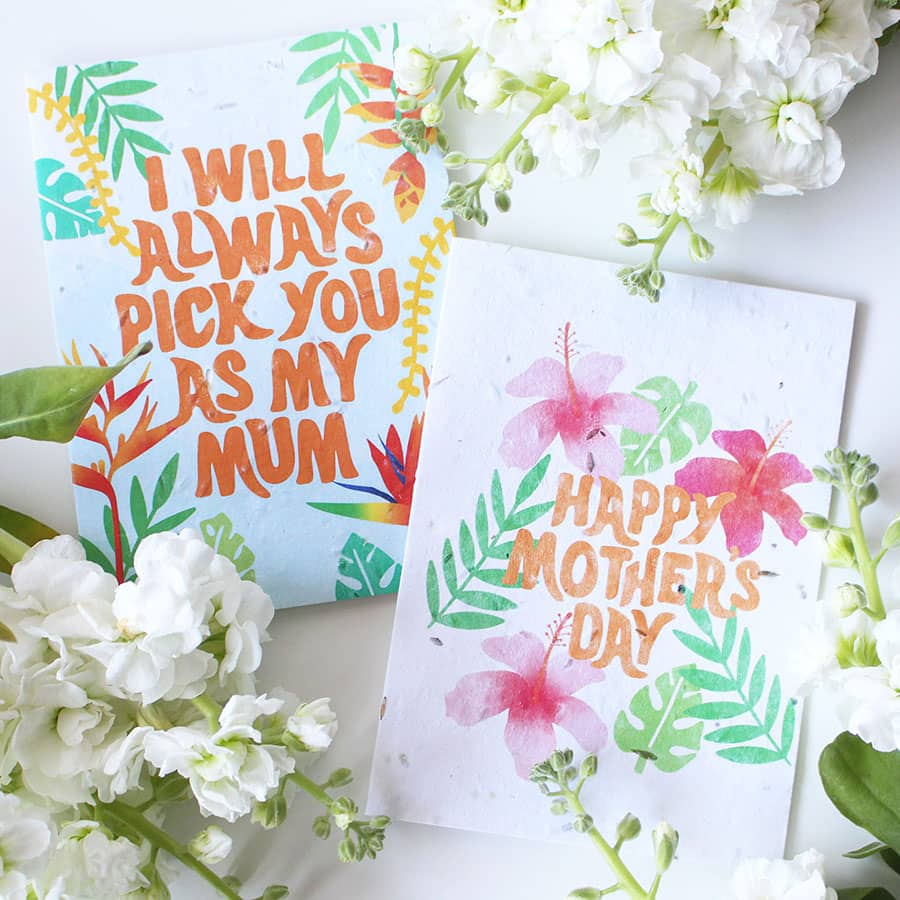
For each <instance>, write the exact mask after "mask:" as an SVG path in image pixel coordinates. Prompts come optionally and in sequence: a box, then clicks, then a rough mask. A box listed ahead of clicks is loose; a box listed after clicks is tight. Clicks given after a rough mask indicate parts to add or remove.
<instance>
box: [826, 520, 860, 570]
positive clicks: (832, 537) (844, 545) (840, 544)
mask: <svg viewBox="0 0 900 900" xmlns="http://www.w3.org/2000/svg"><path fill="white" fill-rule="evenodd" d="M824 544H825V565H828V566H834V567H835V568H838V569H854V568H856V553H855V552H854V550H853V541H851V540H850V537H849V535H846V534H842V533H841V532H840V531H836V530H835V529H834V528H831V529H829V530H828V531H826V532H825V537H824Z"/></svg>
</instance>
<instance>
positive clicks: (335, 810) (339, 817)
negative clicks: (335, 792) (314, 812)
mask: <svg viewBox="0 0 900 900" xmlns="http://www.w3.org/2000/svg"><path fill="white" fill-rule="evenodd" d="M358 812H359V807H358V806H357V805H356V803H355V802H354V801H353V800H352V799H351V798H350V797H338V798H337V800H335V801H334V803H332V804H331V815H332V817H333V818H334V824H335V825H336V826H337V827H338V828H340V830H341V831H346V830H347V829H348V828H349V827H350V826H351V825H352V824H353V823H354V822H355V821H356V814H357V813H358Z"/></svg>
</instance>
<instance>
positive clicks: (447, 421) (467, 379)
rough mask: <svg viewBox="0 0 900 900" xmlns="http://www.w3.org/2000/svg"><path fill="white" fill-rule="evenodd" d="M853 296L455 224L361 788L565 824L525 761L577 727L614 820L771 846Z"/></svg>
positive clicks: (530, 821)
mask: <svg viewBox="0 0 900 900" xmlns="http://www.w3.org/2000/svg"><path fill="white" fill-rule="evenodd" d="M852 321H853V305H852V303H850V302H847V301H844V300H836V299H831V298H827V297H818V296H810V295H805V294H799V293H795V292H790V291H779V290H772V289H768V288H761V287H750V286H747V285H738V284H729V283H724V282H718V281H710V280H704V279H698V278H691V277H683V276H671V277H670V279H669V283H668V288H667V293H666V296H665V299H664V301H663V302H662V303H660V304H659V305H653V304H649V303H646V302H639V301H637V300H635V298H633V297H629V296H628V295H627V294H626V292H625V289H624V288H623V286H622V285H621V283H620V282H619V281H618V280H617V278H616V276H615V268H614V267H612V266H610V265H607V264H605V263H601V262H595V261H590V260H586V259H575V258H570V257H565V256H557V255H552V254H548V253H539V252H534V251H528V250H519V249H514V248H510V247H504V246H499V245H491V244H486V243H475V242H471V241H468V240H457V241H456V243H455V245H454V248H453V251H452V258H451V265H450V274H449V276H448V283H447V289H446V295H445V298H444V311H443V314H442V322H441V335H440V339H439V343H438V351H437V357H436V360H435V368H434V380H433V382H432V388H431V396H430V401H429V402H430V405H429V411H428V420H427V422H426V425H425V430H424V435H423V443H422V461H421V465H420V470H419V486H418V488H417V493H416V497H415V501H414V503H413V510H412V517H411V521H410V540H409V543H408V546H407V551H406V557H405V564H404V570H403V577H402V580H401V584H400V592H399V593H400V596H399V603H398V607H397V614H396V621H395V626H394V635H393V643H392V648H391V656H390V663H389V668H388V674H387V682H386V687H385V691H384V694H385V696H384V701H383V704H382V710H381V715H382V720H381V723H380V728H379V733H378V744H377V749H376V753H375V758H374V770H373V781H372V788H371V793H370V800H369V805H370V807H371V809H373V810H379V811H385V812H387V813H389V814H391V815H393V816H396V817H398V818H401V819H407V820H411V821H416V822H427V823H433V824H441V825H449V826H456V827H460V828H468V829H477V830H482V831H491V832H501V833H504V834H509V835H522V836H527V837H542V838H547V837H562V836H563V831H562V820H560V819H559V818H554V817H553V816H550V815H548V814H547V812H546V805H547V804H546V798H545V797H543V796H542V795H541V794H540V793H539V792H538V790H537V789H536V787H535V785H533V784H531V783H529V781H528V776H529V773H530V771H531V769H532V767H533V766H534V765H535V764H537V763H539V762H541V761H543V760H544V759H546V758H547V757H548V756H549V755H550V753H551V752H552V751H553V750H554V749H563V748H567V747H571V748H573V749H575V750H576V751H577V752H578V753H581V754H585V753H588V752H594V753H597V754H599V774H598V776H597V777H596V778H595V779H593V780H592V781H591V782H590V783H589V785H588V787H586V788H585V798H586V799H585V805H586V806H588V807H589V808H590V809H592V810H598V811H602V817H603V821H602V822H599V821H598V824H601V825H602V829H601V830H606V831H607V832H608V831H609V830H610V829H614V827H615V824H616V822H617V821H618V820H619V818H621V816H622V815H623V814H624V813H625V812H626V811H630V812H632V813H634V814H635V815H637V816H638V817H639V818H641V820H643V821H645V822H651V823H652V822H654V821H659V820H661V819H667V820H669V821H671V822H673V823H675V825H676V827H677V828H678V829H679V831H680V832H681V843H680V845H679V855H680V857H681V858H683V859H693V860H694V861H700V862H703V863H704V865H707V864H711V857H712V856H713V855H715V857H716V859H717V860H718V861H719V863H720V864H722V865H724V866H725V867H728V866H730V865H731V864H732V862H733V860H734V859H736V857H737V855H738V854H739V853H740V854H743V855H747V856H755V855H761V856H780V855H781V853H782V850H783V845H784V838H785V830H786V826H787V816H788V809H789V803H790V796H791V787H792V783H793V779H794V772H795V757H796V749H797V740H798V732H799V722H800V704H799V702H798V701H797V699H795V697H794V696H793V691H794V688H795V681H794V678H793V676H792V674H791V673H792V668H791V664H790V651H791V647H792V644H793V643H794V641H795V639H796V637H797V635H796V632H795V630H794V629H795V624H796V623H797V621H798V620H800V619H801V618H802V612H803V607H804V603H803V600H804V598H806V597H808V596H809V595H813V596H814V595H815V593H816V591H817V587H818V580H819V574H820V564H819V561H818V549H817V547H816V546H815V539H814V538H811V537H810V535H808V534H807V532H806V529H805V528H804V526H803V524H802V523H801V515H802V511H803V510H804V509H822V508H825V506H826V505H827V500H828V493H827V488H826V487H825V486H823V485H821V484H817V483H814V482H813V477H812V474H811V472H810V467H811V466H812V465H813V463H814V462H816V461H817V460H819V459H820V458H821V457H822V453H823V452H824V451H825V450H826V449H828V448H830V447H831V446H833V445H834V444H835V442H836V439H837V436H838V428H839V423H840V410H841V403H842V398H843V391H844V382H845V376H846V369H847V360H848V353H849V345H850V335H851V330H852ZM711 841H712V842H713V843H714V845H715V847H716V850H717V853H716V854H712V853H711V851H710V847H711V846H712V845H711V844H710V842H711ZM694 871H697V870H696V869H695V870H694Z"/></svg>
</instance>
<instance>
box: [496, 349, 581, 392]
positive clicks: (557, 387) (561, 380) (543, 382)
mask: <svg viewBox="0 0 900 900" xmlns="http://www.w3.org/2000/svg"><path fill="white" fill-rule="evenodd" d="M567 391H568V384H567V382H566V369H565V366H563V364H562V363H561V362H560V361H559V360H556V359H552V358H551V357H549V356H543V357H541V358H540V359H536V360H535V361H534V362H533V363H532V364H531V365H530V366H529V367H528V368H527V369H526V370H525V371H524V372H523V373H522V374H521V375H517V376H516V377H515V378H513V380H512V381H510V382H509V384H507V385H506V393H507V394H509V395H510V396H512V397H548V398H550V399H552V400H563V399H565V397H566V393H567Z"/></svg>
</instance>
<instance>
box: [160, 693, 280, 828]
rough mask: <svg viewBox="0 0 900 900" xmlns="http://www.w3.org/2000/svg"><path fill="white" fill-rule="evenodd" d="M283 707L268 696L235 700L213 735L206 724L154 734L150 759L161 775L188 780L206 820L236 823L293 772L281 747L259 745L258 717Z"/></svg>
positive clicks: (238, 697) (271, 713)
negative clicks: (170, 774)
mask: <svg viewBox="0 0 900 900" xmlns="http://www.w3.org/2000/svg"><path fill="white" fill-rule="evenodd" d="M281 706H282V701H281V700H277V699H274V698H269V697H266V696H265V695H263V696H261V697H253V696H248V695H237V696H234V697H232V698H231V699H230V700H229V701H228V702H227V703H226V704H225V707H224V708H223V709H222V712H221V713H220V715H219V727H218V728H217V730H216V731H215V732H212V731H211V728H210V726H209V723H207V722H206V721H202V722H196V723H194V724H193V725H188V726H178V727H175V728H170V729H169V730H168V731H154V732H153V733H152V734H150V735H148V736H147V738H146V740H145V742H144V747H145V755H146V758H147V760H148V761H149V762H150V763H152V764H153V765H154V766H156V767H157V768H158V769H159V774H160V775H163V776H165V775H168V774H169V773H171V772H178V773H179V774H180V775H182V776H183V777H185V778H187V779H188V781H189V782H190V785H191V790H192V791H193V793H194V796H195V797H196V798H197V803H198V805H199V807H200V812H201V813H202V814H203V815H204V816H218V817H219V818H222V819H225V820H226V821H228V822H234V821H235V820H236V819H238V818H239V817H240V816H243V815H246V814H247V813H248V812H250V810H251V808H252V806H253V802H254V801H258V802H262V801H264V800H266V799H267V797H268V796H269V795H270V794H271V793H272V792H273V791H274V790H275V789H276V788H277V787H278V785H279V783H280V781H281V778H282V777H283V776H284V775H287V774H289V773H290V772H293V771H294V759H293V757H291V756H290V754H288V752H287V751H286V750H285V749H284V748H283V747H278V746H274V745H269V744H263V743H261V742H262V734H261V732H260V731H259V729H258V728H257V727H256V720H257V719H258V718H259V717H260V716H270V715H274V714H275V713H276V712H278V710H279V709H280V708H281Z"/></svg>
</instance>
